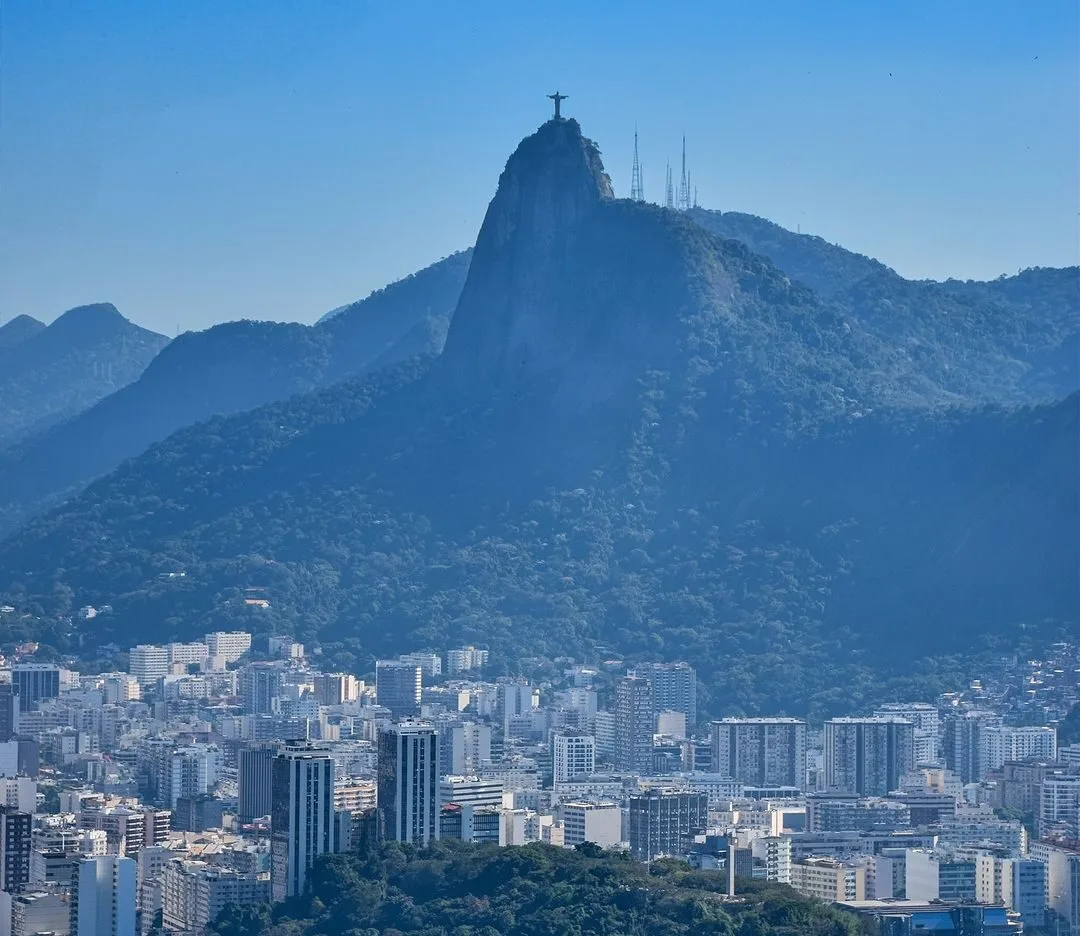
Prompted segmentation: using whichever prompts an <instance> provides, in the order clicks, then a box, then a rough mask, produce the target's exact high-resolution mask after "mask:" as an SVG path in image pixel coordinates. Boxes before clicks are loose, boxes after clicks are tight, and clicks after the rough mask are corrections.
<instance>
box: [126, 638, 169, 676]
mask: <svg viewBox="0 0 1080 936" xmlns="http://www.w3.org/2000/svg"><path fill="white" fill-rule="evenodd" d="M128 671H129V672H130V673H131V675H132V676H134V677H135V678H136V679H137V680H138V681H139V685H140V686H152V685H153V684H154V683H156V682H157V681H158V680H159V679H161V677H162V676H167V675H168V673H169V651H168V649H167V648H165V647H159V646H156V645H155V644H139V645H138V646H137V647H132V648H131V650H130V651H128Z"/></svg>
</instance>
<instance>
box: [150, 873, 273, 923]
mask: <svg viewBox="0 0 1080 936" xmlns="http://www.w3.org/2000/svg"><path fill="white" fill-rule="evenodd" d="M161 886H162V908H161V909H162V913H161V917H162V924H163V928H164V930H165V931H166V932H171V933H201V932H203V930H204V929H205V928H206V926H207V924H209V923H210V922H211V921H212V920H215V919H216V918H217V916H218V915H219V914H220V913H221V911H222V910H224V909H225V907H227V906H234V907H242V906H247V905H250V904H260V903H266V902H267V901H269V900H270V876H269V875H268V874H266V873H265V872H262V873H259V872H253V871H249V872H241V871H237V870H235V869H233V868H228V867H223V866H220V865H211V864H208V863H207V862H205V861H189V860H185V859H183V858H174V859H173V860H171V861H169V862H168V863H167V864H166V865H165V868H164V871H163V872H162V879H161Z"/></svg>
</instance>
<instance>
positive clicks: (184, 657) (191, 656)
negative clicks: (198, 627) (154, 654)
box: [165, 643, 210, 666]
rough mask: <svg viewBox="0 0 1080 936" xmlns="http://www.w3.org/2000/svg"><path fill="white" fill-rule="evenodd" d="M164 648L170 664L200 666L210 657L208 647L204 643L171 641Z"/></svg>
mask: <svg viewBox="0 0 1080 936" xmlns="http://www.w3.org/2000/svg"><path fill="white" fill-rule="evenodd" d="M165 649H166V650H168V652H169V665H170V666H194V665H198V666H201V665H202V664H203V663H205V662H206V661H207V659H209V657H210V647H209V646H207V645H206V644H204V643H171V644H169V645H168V646H167V647H166V648H165Z"/></svg>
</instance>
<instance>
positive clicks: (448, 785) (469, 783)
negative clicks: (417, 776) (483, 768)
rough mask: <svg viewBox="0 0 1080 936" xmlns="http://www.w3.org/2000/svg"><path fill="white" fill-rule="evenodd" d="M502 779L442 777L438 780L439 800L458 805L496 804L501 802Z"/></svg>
mask: <svg viewBox="0 0 1080 936" xmlns="http://www.w3.org/2000/svg"><path fill="white" fill-rule="evenodd" d="M504 790H505V787H504V786H503V782H502V780H499V779H487V780H482V779H480V778H479V777H450V776H448V777H443V778H442V780H441V781H440V782H439V802H440V803H457V804H458V806H474V807H479V806H497V807H501V806H502V804H503V791H504Z"/></svg>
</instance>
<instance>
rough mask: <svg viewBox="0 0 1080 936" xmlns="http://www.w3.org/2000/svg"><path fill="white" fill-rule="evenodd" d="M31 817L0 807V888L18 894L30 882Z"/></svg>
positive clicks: (16, 810) (24, 813)
mask: <svg viewBox="0 0 1080 936" xmlns="http://www.w3.org/2000/svg"><path fill="white" fill-rule="evenodd" d="M33 819H34V817H33V815H31V814H30V813H28V812H20V811H19V810H18V809H14V808H12V807H11V806H0V887H2V888H3V890H5V891H7V892H8V893H9V894H15V893H18V892H19V891H20V890H22V888H23V886H24V885H25V884H27V883H28V882H29V880H30V851H31V848H32V845H31V842H32V831H31V826H32V823H33Z"/></svg>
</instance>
